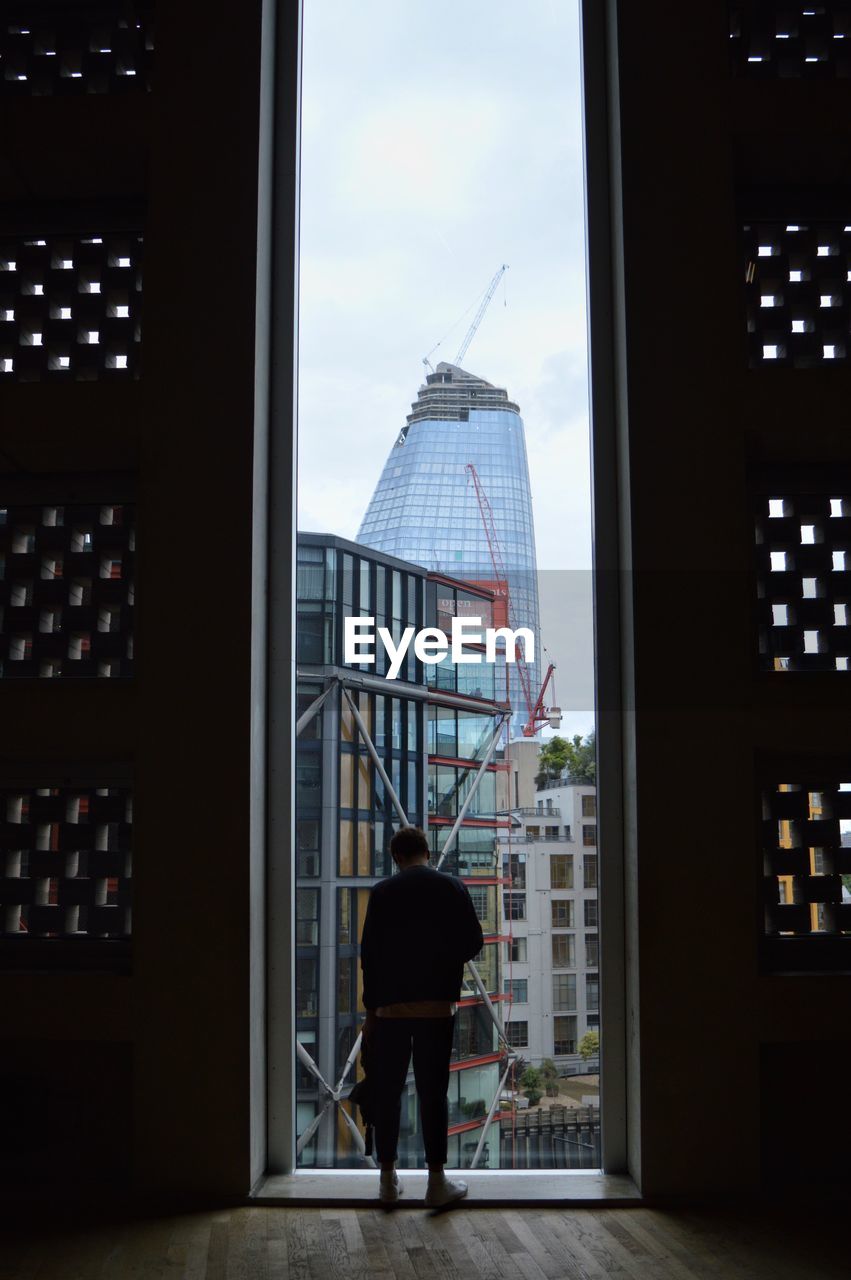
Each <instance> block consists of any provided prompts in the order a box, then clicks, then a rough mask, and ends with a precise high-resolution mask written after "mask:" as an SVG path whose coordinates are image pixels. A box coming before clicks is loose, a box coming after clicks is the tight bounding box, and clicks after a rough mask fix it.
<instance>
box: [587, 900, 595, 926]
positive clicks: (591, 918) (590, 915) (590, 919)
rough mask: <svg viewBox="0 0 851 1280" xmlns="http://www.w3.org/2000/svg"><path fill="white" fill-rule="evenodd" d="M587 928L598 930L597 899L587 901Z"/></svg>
mask: <svg viewBox="0 0 851 1280" xmlns="http://www.w3.org/2000/svg"><path fill="white" fill-rule="evenodd" d="M585 928H586V929H596V928H597V899H596V898H586V899H585Z"/></svg>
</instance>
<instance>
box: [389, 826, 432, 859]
mask: <svg viewBox="0 0 851 1280" xmlns="http://www.w3.org/2000/svg"><path fill="white" fill-rule="evenodd" d="M390 852H391V853H392V854H393V857H394V858H395V859H396V860H397V861H398V860H399V859H401V860H402V861H403V862H404V861H405V860H406V859H407V858H419V857H420V856H421V855H422V854H424V853H425V854H430V853H431V850H430V849H429V845H428V837H427V835H426V833H425V832H424V831H423V829H422V828H421V827H401V828H400V829H399V830H398V831H397V832H396V834H395V835H394V837H393V839H392V840H391V841H390Z"/></svg>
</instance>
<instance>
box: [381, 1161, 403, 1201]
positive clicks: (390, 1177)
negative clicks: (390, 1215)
mask: <svg viewBox="0 0 851 1280" xmlns="http://www.w3.org/2000/svg"><path fill="white" fill-rule="evenodd" d="M401 1194H402V1184H401V1182H400V1181H399V1175H398V1174H397V1173H396V1170H395V1169H394V1170H393V1172H392V1173H382V1175H381V1180H380V1182H379V1184H378V1199H379V1200H380V1201H381V1203H382V1204H395V1203H396V1201H397V1200H398V1199H399V1197H400V1196H401Z"/></svg>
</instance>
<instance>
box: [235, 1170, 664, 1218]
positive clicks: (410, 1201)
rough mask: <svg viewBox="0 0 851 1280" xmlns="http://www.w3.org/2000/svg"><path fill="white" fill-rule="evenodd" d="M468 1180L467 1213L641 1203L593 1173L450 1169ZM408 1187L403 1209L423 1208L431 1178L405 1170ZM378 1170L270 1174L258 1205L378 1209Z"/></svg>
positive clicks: (620, 1180) (258, 1192)
mask: <svg viewBox="0 0 851 1280" xmlns="http://www.w3.org/2000/svg"><path fill="white" fill-rule="evenodd" d="M447 1172H448V1173H449V1175H450V1177H452V1176H453V1175H454V1174H455V1173H456V1172H457V1173H458V1174H459V1176H461V1177H463V1178H464V1181H465V1182H466V1183H467V1184H468V1185H469V1188H470V1191H469V1195H468V1196H467V1198H466V1199H465V1200H464V1208H465V1209H475V1208H482V1209H492V1208H494V1207H498V1206H500V1205H503V1206H505V1205H512V1204H518V1205H530V1204H532V1205H536V1204H537V1205H558V1204H568V1203H569V1204H571V1205H575V1206H577V1207H579V1206H582V1205H600V1204H607V1205H610V1206H611V1207H613V1208H617V1207H624V1206H628V1205H635V1204H639V1203H641V1194H640V1192H639V1190H638V1188H637V1187H636V1185H635V1183H634V1182H633V1181H632V1179H631V1178H629V1177H627V1176H626V1175H623V1174H605V1173H600V1172H599V1171H598V1170H594V1169H525V1170H522V1171H520V1172H516V1171H515V1170H513V1169H481V1170H479V1169H477V1170H475V1171H473V1170H469V1169H468V1170H464V1169H461V1170H457V1171H456V1170H452V1169H449V1170H447ZM399 1176H400V1178H401V1180H402V1182H403V1183H404V1187H405V1190H404V1195H403V1197H402V1200H401V1201H400V1207H401V1208H411V1209H413V1208H420V1207H422V1206H423V1205H424V1196H425V1189H426V1174H425V1171H424V1170H421V1169H410V1170H408V1169H400V1170H399ZM377 1192H378V1170H377V1169H318V1170H311V1169H300V1170H299V1171H298V1172H297V1173H292V1174H269V1175H267V1176H266V1177H264V1178H263V1179H262V1180H261V1182H260V1183H259V1184H258V1186H257V1187H256V1188H255V1189H254V1191H253V1192H252V1195H251V1197H250V1199H251V1202H252V1203H253V1204H258V1205H293V1206H296V1205H302V1206H307V1205H326V1204H331V1203H333V1204H335V1205H342V1206H345V1207H347V1208H356V1207H362V1206H363V1207H367V1206H372V1207H374V1206H375V1204H376V1203H377Z"/></svg>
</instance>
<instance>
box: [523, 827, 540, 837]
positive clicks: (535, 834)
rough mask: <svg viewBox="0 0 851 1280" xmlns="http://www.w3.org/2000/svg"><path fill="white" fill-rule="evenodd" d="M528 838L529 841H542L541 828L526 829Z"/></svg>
mask: <svg viewBox="0 0 851 1280" xmlns="http://www.w3.org/2000/svg"><path fill="white" fill-rule="evenodd" d="M526 837H527V839H529V840H540V838H541V828H540V827H529V826H527V827H526Z"/></svg>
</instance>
